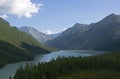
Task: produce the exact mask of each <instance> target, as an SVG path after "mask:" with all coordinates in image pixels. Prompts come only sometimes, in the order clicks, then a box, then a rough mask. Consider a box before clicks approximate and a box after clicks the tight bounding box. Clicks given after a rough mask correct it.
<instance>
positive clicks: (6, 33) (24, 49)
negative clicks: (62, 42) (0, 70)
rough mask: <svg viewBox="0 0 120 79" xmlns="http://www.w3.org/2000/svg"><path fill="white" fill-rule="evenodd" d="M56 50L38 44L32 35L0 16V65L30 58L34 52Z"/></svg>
mask: <svg viewBox="0 0 120 79" xmlns="http://www.w3.org/2000/svg"><path fill="white" fill-rule="evenodd" d="M52 51H56V49H54V48H50V47H47V46H44V45H42V44H40V43H39V42H38V41H36V40H35V39H34V38H32V36H30V35H28V34H26V33H24V32H21V31H19V30H18V29H17V28H15V27H11V25H10V24H9V23H8V22H7V21H5V20H4V19H2V18H0V67H3V66H4V65H5V64H8V63H14V62H19V61H25V60H31V59H33V58H34V56H35V55H36V54H43V53H50V52H52Z"/></svg>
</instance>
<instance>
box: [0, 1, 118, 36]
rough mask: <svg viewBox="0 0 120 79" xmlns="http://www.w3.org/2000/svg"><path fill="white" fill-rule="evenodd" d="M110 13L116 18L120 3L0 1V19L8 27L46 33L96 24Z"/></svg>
mask: <svg viewBox="0 0 120 79" xmlns="http://www.w3.org/2000/svg"><path fill="white" fill-rule="evenodd" d="M111 13H115V14H118V15H120V0H0V17H3V18H4V19H5V20H7V21H8V22H9V23H10V24H11V25H12V26H16V27H18V28H20V27H21V26H32V27H34V28H36V29H37V30H39V31H41V32H44V33H47V34H52V33H58V32H61V31H63V30H65V29H66V28H69V27H72V26H73V25H74V24H75V23H81V24H90V23H93V22H98V21H100V20H101V19H103V18H104V17H106V16H107V15H110V14H111Z"/></svg>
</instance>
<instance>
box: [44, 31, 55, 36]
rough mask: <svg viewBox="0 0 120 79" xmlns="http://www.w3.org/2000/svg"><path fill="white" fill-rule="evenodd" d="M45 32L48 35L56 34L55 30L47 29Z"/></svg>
mask: <svg viewBox="0 0 120 79" xmlns="http://www.w3.org/2000/svg"><path fill="white" fill-rule="evenodd" d="M45 33H46V34H48V35H51V34H54V32H52V31H51V30H47V31H46V32H45Z"/></svg>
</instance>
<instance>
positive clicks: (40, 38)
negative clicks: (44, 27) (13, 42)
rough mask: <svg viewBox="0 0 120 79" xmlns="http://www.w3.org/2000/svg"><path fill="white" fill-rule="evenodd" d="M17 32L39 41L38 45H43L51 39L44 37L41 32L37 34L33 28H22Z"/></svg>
mask: <svg viewBox="0 0 120 79" xmlns="http://www.w3.org/2000/svg"><path fill="white" fill-rule="evenodd" d="M19 30H20V31H23V32H26V33H28V34H30V35H31V36H32V37H33V38H35V39H36V40H37V41H39V42H40V43H43V44H44V43H45V42H46V41H48V40H50V39H52V37H51V36H49V35H46V34H44V33H42V32H39V31H38V30H36V29H35V28H33V27H29V26H23V27H21V28H20V29H19Z"/></svg>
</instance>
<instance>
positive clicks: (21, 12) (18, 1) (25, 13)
mask: <svg viewBox="0 0 120 79" xmlns="http://www.w3.org/2000/svg"><path fill="white" fill-rule="evenodd" d="M41 6H42V4H41V3H38V4H35V3H33V2H31V1H30V0H0V13H1V14H12V15H17V16H18V17H27V18H30V17H32V15H33V14H36V13H38V11H39V9H41Z"/></svg>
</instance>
